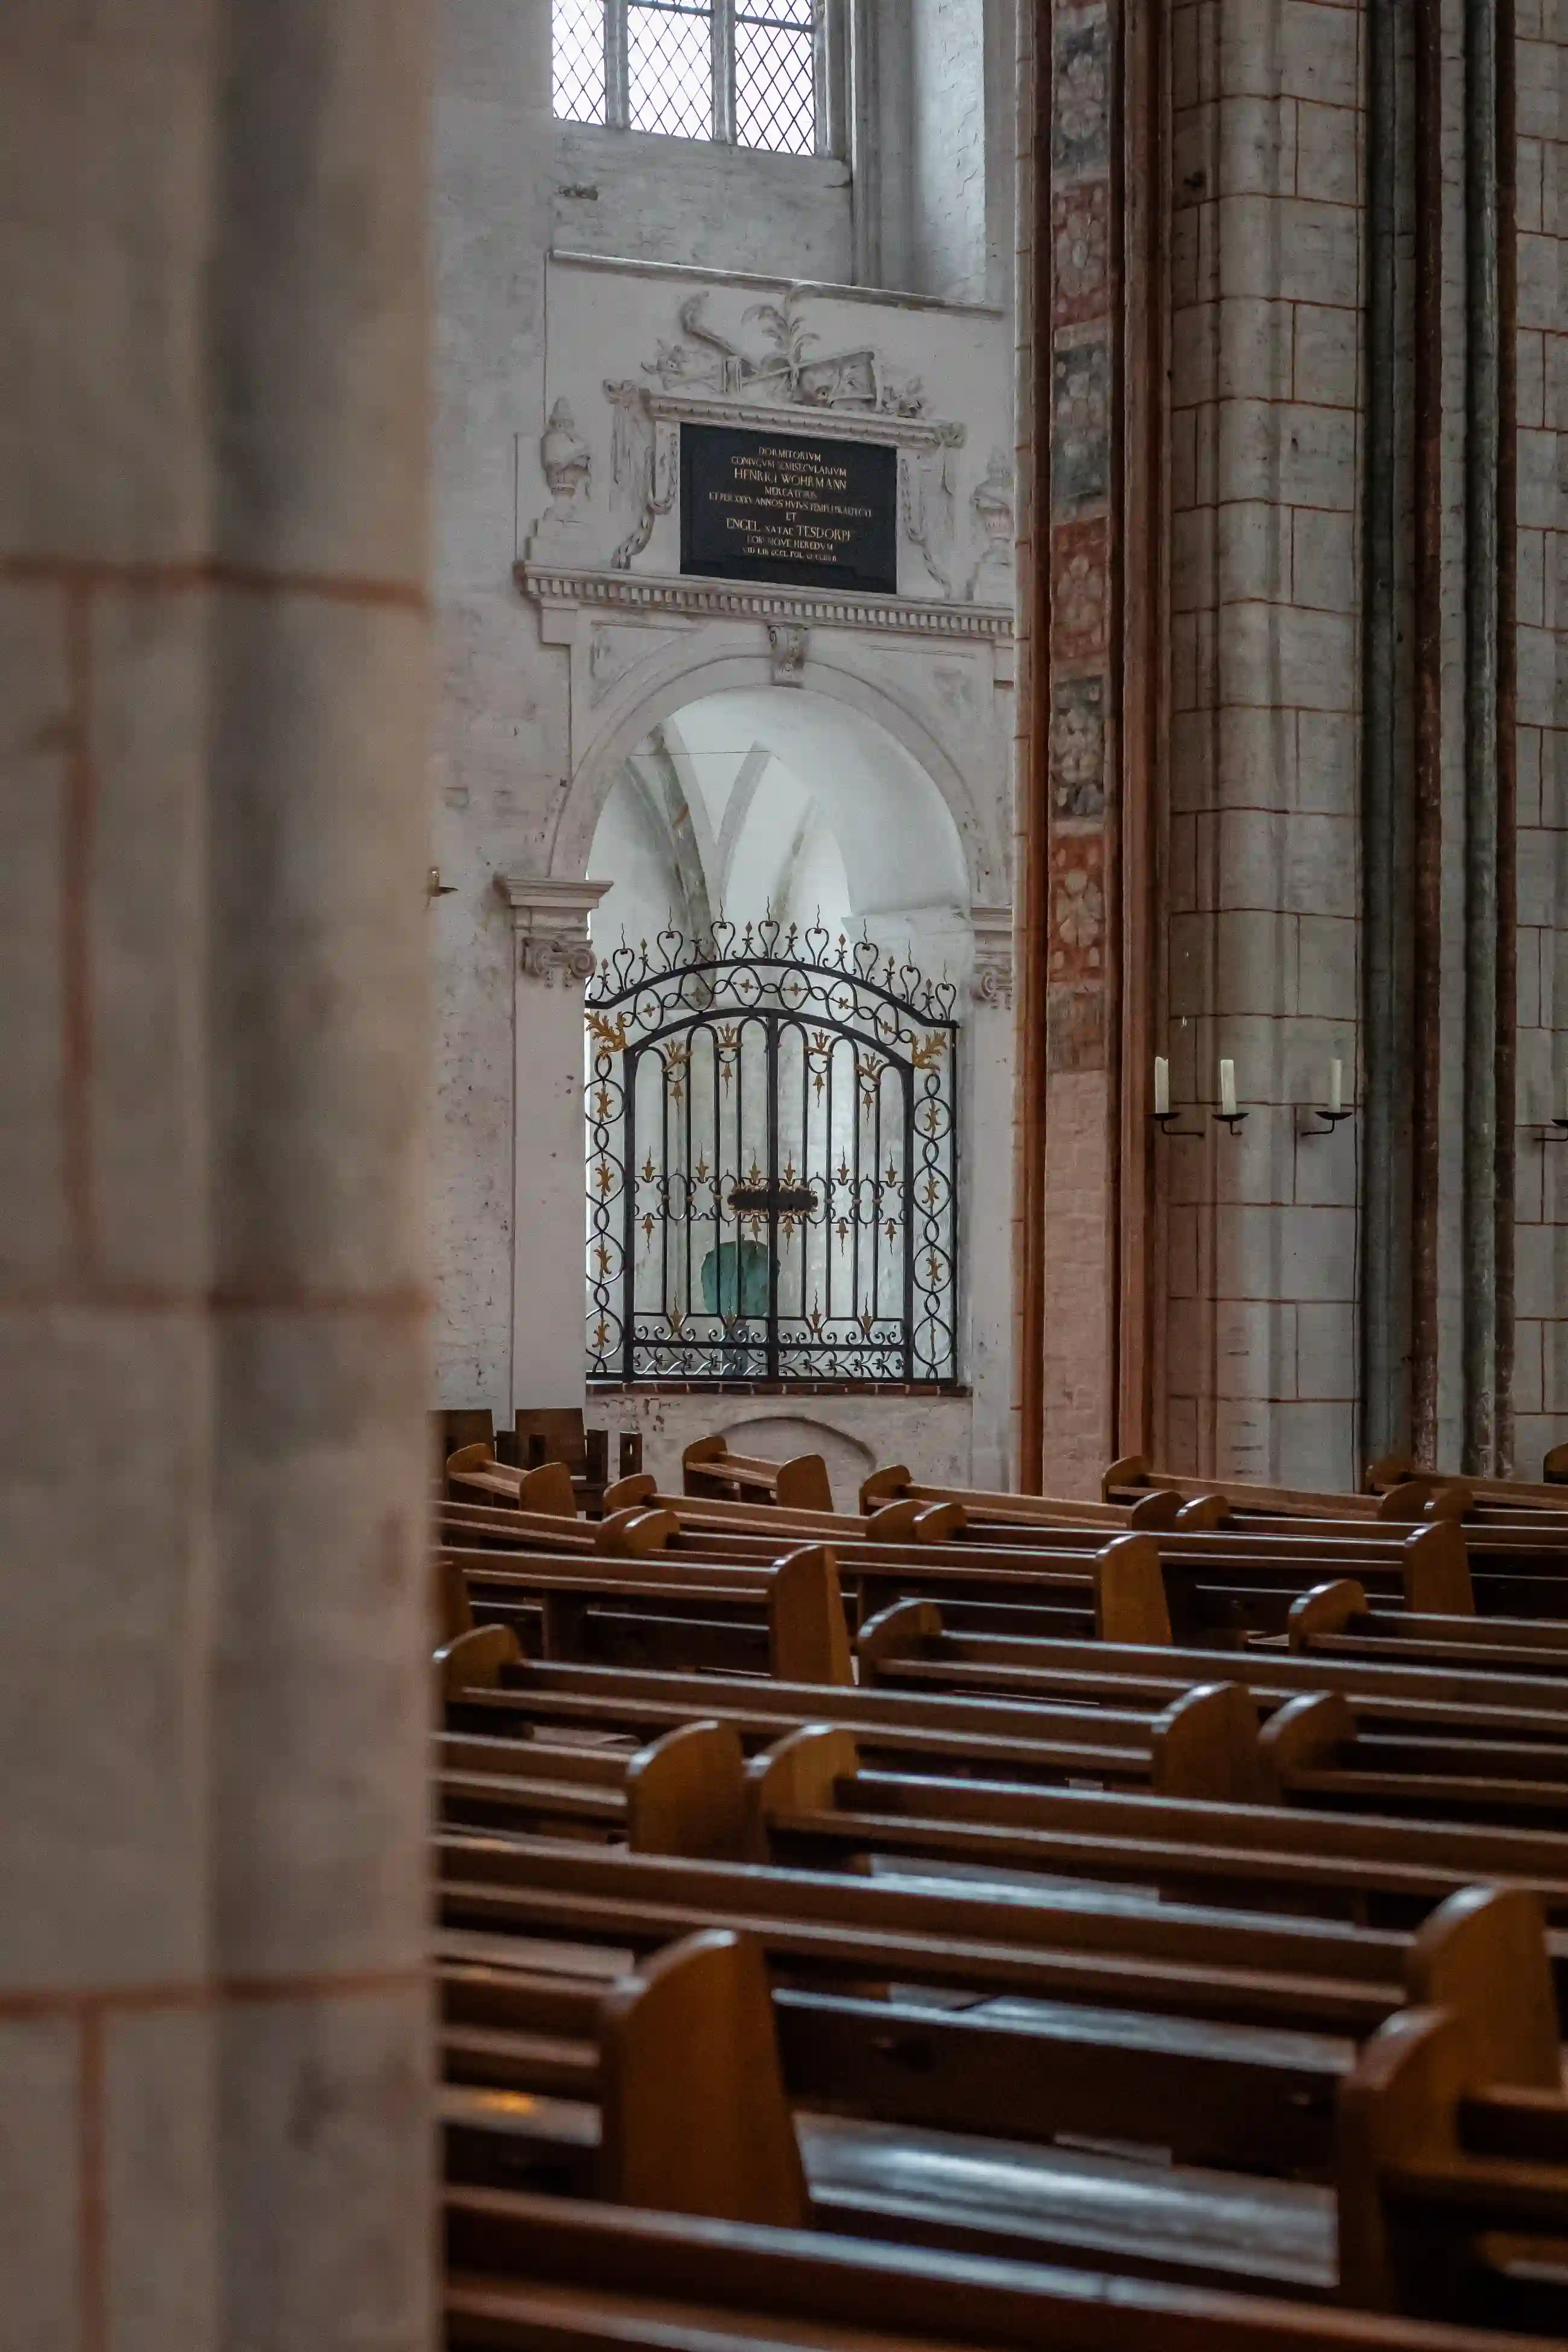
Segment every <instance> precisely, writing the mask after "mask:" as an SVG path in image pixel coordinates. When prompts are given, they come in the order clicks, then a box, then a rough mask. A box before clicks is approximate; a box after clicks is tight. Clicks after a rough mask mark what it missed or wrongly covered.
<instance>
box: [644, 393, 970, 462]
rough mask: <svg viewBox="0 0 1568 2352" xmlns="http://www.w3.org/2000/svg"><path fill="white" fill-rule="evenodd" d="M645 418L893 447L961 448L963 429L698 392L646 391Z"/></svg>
mask: <svg viewBox="0 0 1568 2352" xmlns="http://www.w3.org/2000/svg"><path fill="white" fill-rule="evenodd" d="M644 396H645V398H646V401H647V413H648V415H650V416H651V417H653V418H655V419H656V420H657V422H658V423H659V424H661V425H736V426H739V427H741V428H742V430H743V431H745V432H748V433H788V434H793V435H794V436H795V437H796V438H797V439H798V438H801V437H805V439H807V440H815V441H875V442H879V443H880V444H881V445H882V446H884V447H889V448H895V449H962V448H963V442H964V428H963V425H954V424H950V423H947V422H945V421H943V420H942V418H940V417H931V416H896V415H889V414H887V412H886V411H884V410H881V409H867V408H847V407H846V408H817V407H815V406H813V405H812V404H810V403H809V402H789V403H786V402H784V401H762V400H726V399H725V398H724V397H723V396H722V395H721V394H714V393H702V392H650V393H647V394H645V395H644Z"/></svg>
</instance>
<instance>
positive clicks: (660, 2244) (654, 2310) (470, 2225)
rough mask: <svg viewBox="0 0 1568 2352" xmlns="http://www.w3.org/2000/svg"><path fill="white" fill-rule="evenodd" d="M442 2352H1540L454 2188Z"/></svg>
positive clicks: (1034, 2271) (1198, 2293) (1084, 2278)
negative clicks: (925, 2350) (836, 2349)
mask: <svg viewBox="0 0 1568 2352" xmlns="http://www.w3.org/2000/svg"><path fill="white" fill-rule="evenodd" d="M444 2210H445V2221H446V2246H447V2282H446V2291H445V2296H444V2305H443V2309H444V2319H445V2327H446V2342H447V2347H448V2352H565V2347H567V2346H572V2347H581V2352H628V2347H656V2346H657V2347H661V2352H737V2347H740V2346H742V2345H749V2344H759V2345H766V2346H769V2347H773V2352H822V2347H823V2346H824V2345H825V2344H833V2345H837V2346H841V2347H845V2352H909V2347H910V2346H911V2345H922V2346H930V2347H933V2352H935V2347H942V2352H1545V2347H1544V2346H1543V2344H1542V2342H1540V2341H1539V2340H1537V2339H1531V2338H1529V2337H1523V2336H1510V2337H1500V2336H1496V2335H1492V2334H1489V2333H1483V2332H1481V2331H1479V2330H1478V2329H1473V2328H1468V2327H1465V2328H1461V2327H1457V2326H1429V2325H1426V2324H1425V2323H1423V2322H1421V2321H1418V2320H1410V2319H1404V2318H1399V2317H1395V2316H1391V2315H1385V2314H1383V2313H1377V2314H1373V2313H1371V2312H1351V2311H1345V2310H1342V2309H1331V2308H1325V2307H1323V2306H1321V2305H1309V2304H1302V2303H1291V2302H1289V2301H1284V2300H1280V2299H1278V2298H1266V2297H1263V2296H1260V2295H1251V2294H1241V2293H1237V2292H1236V2291H1234V2290H1232V2291H1230V2292H1223V2291H1221V2292H1210V2291H1204V2290H1202V2289H1196V2288H1187V2287H1175V2286H1169V2285H1163V2284H1152V2283H1149V2282H1146V2281H1142V2280H1133V2279H1126V2278H1118V2277H1115V2276H1113V2275H1108V2274H1106V2273H1104V2272H1102V2271H1100V2272H1096V2271H1085V2270H1084V2269H1082V2268H1081V2267H1079V2268H1078V2269H1075V2270H1072V2271H1064V2270H1060V2269H1051V2268H1046V2267H1042V2266H1040V2265H1038V2264H1034V2263H1018V2262H1007V2263H1001V2262H988V2261H984V2260H983V2259H978V2258H976V2257H974V2256H973V2255H970V2254H961V2253H953V2252H945V2251H942V2250H937V2249H929V2250H928V2249H920V2248H913V2247H903V2246H890V2245H887V2244H879V2243H876V2242H872V2241H869V2240H867V2239H854V2238H847V2237H843V2236H838V2235H828V2234H826V2233H825V2232H823V2231H804V2230H789V2231H784V2230H778V2229H773V2228H770V2227H767V2226H765V2225H762V2224H758V2223H754V2222H736V2221H710V2220H707V2219H704V2218H702V2217H700V2216H693V2215H688V2214H673V2213H668V2212H656V2211H648V2210H635V2209H628V2208H626V2207H623V2206H614V2205H605V2204H600V2203H595V2202H591V2201H588V2200H583V2199H580V2198H579V2199H574V2198H567V2197H551V2196H541V2195H526V2194H522V2195H520V2194H508V2193H504V2192H498V2191H495V2190H488V2189H465V2188H460V2187H453V2188H450V2189H447V2194H446V2199H445V2208H444Z"/></svg>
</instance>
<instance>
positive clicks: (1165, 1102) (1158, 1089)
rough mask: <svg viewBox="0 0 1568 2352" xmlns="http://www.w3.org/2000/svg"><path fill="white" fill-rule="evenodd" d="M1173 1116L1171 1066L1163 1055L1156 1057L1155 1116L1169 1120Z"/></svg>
mask: <svg viewBox="0 0 1568 2352" xmlns="http://www.w3.org/2000/svg"><path fill="white" fill-rule="evenodd" d="M1170 1115H1171V1065H1170V1063H1169V1062H1168V1061H1167V1060H1166V1059H1165V1056H1164V1055H1163V1054H1156V1055H1155V1056H1154V1116H1155V1118H1169V1117H1170Z"/></svg>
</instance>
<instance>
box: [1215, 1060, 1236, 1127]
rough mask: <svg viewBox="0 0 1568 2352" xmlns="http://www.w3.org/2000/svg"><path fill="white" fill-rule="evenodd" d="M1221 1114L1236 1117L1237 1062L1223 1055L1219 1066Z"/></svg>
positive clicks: (1226, 1116) (1223, 1116)
mask: <svg viewBox="0 0 1568 2352" xmlns="http://www.w3.org/2000/svg"><path fill="white" fill-rule="evenodd" d="M1219 1115H1220V1117H1221V1118H1235V1117H1236V1064H1235V1063H1234V1062H1232V1061H1230V1060H1228V1059H1226V1058H1224V1057H1222V1059H1221V1061H1220V1066H1219Z"/></svg>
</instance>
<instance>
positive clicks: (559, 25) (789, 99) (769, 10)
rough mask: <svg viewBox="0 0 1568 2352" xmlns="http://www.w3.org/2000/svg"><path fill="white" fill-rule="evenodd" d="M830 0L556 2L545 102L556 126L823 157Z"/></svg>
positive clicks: (581, 0) (604, 0) (779, 153)
mask: <svg viewBox="0 0 1568 2352" xmlns="http://www.w3.org/2000/svg"><path fill="white" fill-rule="evenodd" d="M830 5H833V0H554V20H553V21H554V44H555V55H554V105H555V112H556V114H557V116H558V117H559V118H560V119H561V120H562V121H565V122H589V123H602V124H605V125H607V126H608V127H609V128H611V129H615V130H628V131H657V132H659V133H661V134H662V135H663V136H665V137H666V138H671V139H709V140H717V141H721V142H724V143H726V144H729V145H731V146H737V147H752V148H758V149H763V150H765V151H766V152H769V153H771V154H776V155H812V154H819V153H822V152H825V151H826V146H827V139H826V104H825V88H826V37H825V16H826V9H827V8H828V7H829V6H830Z"/></svg>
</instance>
